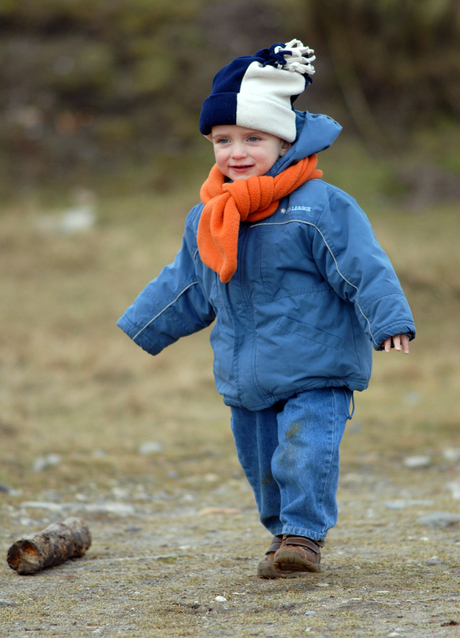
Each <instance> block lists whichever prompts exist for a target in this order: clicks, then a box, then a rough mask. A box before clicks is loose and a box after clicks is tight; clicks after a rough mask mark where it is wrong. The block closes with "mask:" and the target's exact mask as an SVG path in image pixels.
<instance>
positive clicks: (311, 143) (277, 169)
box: [267, 111, 342, 177]
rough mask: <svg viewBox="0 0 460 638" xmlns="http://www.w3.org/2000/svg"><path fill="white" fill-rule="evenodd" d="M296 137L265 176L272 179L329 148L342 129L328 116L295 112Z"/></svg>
mask: <svg viewBox="0 0 460 638" xmlns="http://www.w3.org/2000/svg"><path fill="white" fill-rule="evenodd" d="M295 113H296V129H297V137H296V139H295V142H293V144H292V146H291V148H290V149H289V150H288V151H287V153H286V154H285V155H284V156H283V157H280V158H279V160H277V161H276V162H275V164H274V165H273V166H272V168H271V169H270V170H269V171H268V173H267V175H269V176H270V177H274V176H275V175H278V173H281V171H284V170H285V169H286V168H288V167H289V166H291V164H294V163H295V162H298V161H299V160H301V159H303V158H304V157H308V156H309V155H312V154H313V153H319V152H320V151H324V150H325V149H326V148H329V146H331V144H332V143H333V142H334V141H335V140H336V138H337V137H338V135H339V133H340V131H341V130H342V127H341V126H340V124H338V123H337V122H336V121H335V120H333V119H332V118H331V117H329V116H328V115H321V114H314V113H309V112H308V111H296V112H295Z"/></svg>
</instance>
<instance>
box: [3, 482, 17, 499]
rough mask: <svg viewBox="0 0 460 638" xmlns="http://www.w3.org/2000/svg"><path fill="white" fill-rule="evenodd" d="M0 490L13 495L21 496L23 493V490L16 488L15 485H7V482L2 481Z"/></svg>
mask: <svg viewBox="0 0 460 638" xmlns="http://www.w3.org/2000/svg"><path fill="white" fill-rule="evenodd" d="M0 492H3V493H4V494H10V495H11V496H20V495H21V494H22V492H20V491H19V490H15V489H14V488H13V487H10V486H9V485H5V483H1V482H0Z"/></svg>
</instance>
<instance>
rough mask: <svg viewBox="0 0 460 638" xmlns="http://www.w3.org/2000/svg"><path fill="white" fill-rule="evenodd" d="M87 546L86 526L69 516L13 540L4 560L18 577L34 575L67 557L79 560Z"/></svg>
mask: <svg viewBox="0 0 460 638" xmlns="http://www.w3.org/2000/svg"><path fill="white" fill-rule="evenodd" d="M90 545H91V534H90V531H89V529H88V527H87V526H86V525H85V523H84V522H83V521H82V520H81V519H80V518H75V517H71V518H67V519H66V520H65V521H63V522H62V523H53V524H52V525H49V526H48V527H47V528H46V529H44V530H42V531H41V532H37V533H36V534H29V535H28V536H24V538H21V539H20V540H18V541H16V543H14V544H13V545H11V547H10V548H9V550H8V554H7V559H6V560H7V562H8V565H9V566H10V567H11V569H14V570H15V571H16V572H17V573H18V574H20V575H21V576H22V575H26V574H35V573H36V572H38V571H40V570H42V569H46V568H47V567H53V566H54V565H59V564H60V563H63V562H64V561H65V560H67V559H68V558H80V557H81V556H83V554H84V553H85V552H86V550H87V549H88V547H89V546H90Z"/></svg>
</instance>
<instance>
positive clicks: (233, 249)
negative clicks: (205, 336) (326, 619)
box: [118, 40, 415, 578]
mask: <svg viewBox="0 0 460 638" xmlns="http://www.w3.org/2000/svg"><path fill="white" fill-rule="evenodd" d="M312 53H313V51H312V50H310V49H309V48H308V47H304V46H303V44H302V43H301V42H300V41H298V40H292V41H291V42H289V43H287V44H283V43H279V44H276V45H273V46H272V47H270V48H269V49H263V50H261V51H258V52H257V53H256V54H255V55H254V56H246V57H240V58H236V59H235V60H234V61H233V62H231V63H230V64H229V65H227V66H226V67H224V68H223V69H221V71H219V73H217V75H216V77H215V78H214V82H213V87H212V92H211V94H210V96H209V97H208V98H207V99H206V100H205V102H204V104H203V108H202V112H201V117H200V131H201V133H202V134H203V135H205V136H206V137H208V138H209V139H210V140H211V142H212V144H213V146H214V153H215V159H216V164H215V166H214V167H213V168H212V170H211V172H210V174H209V177H208V179H207V180H206V182H205V183H204V184H203V187H202V189H201V193H200V194H201V200H202V203H200V204H199V205H198V206H196V207H195V208H193V209H192V211H191V212H190V214H189V215H188V217H187V221H186V225H185V235H184V241H183V245H182V249H181V250H180V251H179V253H178V254H177V256H176V259H175V261H174V263H173V264H171V265H169V266H167V267H166V268H164V269H163V271H162V272H161V273H160V275H159V276H158V277H157V278H156V279H154V280H153V281H152V282H151V283H150V284H149V285H148V286H147V287H146V288H145V290H144V291H143V292H141V294H140V295H139V296H138V298H137V299H136V301H135V302H134V304H133V305H132V306H130V307H129V308H128V310H127V311H126V312H125V314H124V315H123V317H122V318H121V319H120V320H119V322H118V325H119V326H120V327H121V328H122V329H123V330H124V331H125V332H126V333H127V334H128V335H129V336H130V337H131V338H132V339H133V340H134V341H135V342H136V343H137V344H138V345H140V346H141V347H142V348H144V349H145V350H146V351H147V352H149V353H151V354H153V355H155V354H158V353H159V352H160V351H161V350H163V348H165V347H166V346H168V345H169V344H171V343H173V342H174V341H176V340H177V339H179V338H180V337H182V336H184V335H188V334H191V333H193V332H196V331H198V330H200V329H202V328H205V327H206V326H209V325H210V324H211V323H212V322H213V321H215V326H214V328H213V330H212V332H211V338H210V339H211V344H212V347H213V350H214V375H215V380H216V385H217V389H218V391H219V392H220V393H221V394H222V395H223V397H224V402H225V404H226V405H229V406H230V407H231V426H232V431H233V434H234V438H235V444H236V449H237V454H238V458H239V460H240V463H241V465H242V467H243V469H244V472H245V474H246V477H247V479H248V481H249V483H250V484H251V487H252V489H253V491H254V495H255V499H256V502H257V506H258V509H259V515H260V520H261V522H262V524H263V525H264V526H265V527H266V528H267V529H268V530H269V531H270V532H271V533H272V534H273V541H272V545H271V546H270V548H269V549H268V551H267V553H266V556H265V558H264V560H263V561H262V562H261V563H260V564H259V566H258V575H259V576H260V577H261V578H277V577H290V576H295V575H296V574H298V573H299V572H305V571H313V572H315V571H319V569H320V548H321V547H322V546H323V545H324V540H325V538H326V534H327V531H328V530H329V529H330V528H331V527H333V526H334V525H335V523H336V521H337V503H336V492H337V485H338V476H339V445H340V441H341V439H342V435H343V432H344V429H345V424H346V421H347V419H349V418H351V415H350V402H351V401H352V398H353V391H355V390H364V389H365V388H366V387H367V385H368V382H369V378H370V374H371V365H372V347H373V348H374V349H375V350H385V351H386V352H390V350H391V348H392V346H393V345H394V347H395V349H396V350H401V349H402V350H403V352H405V353H408V352H409V340H411V339H413V338H414V336H415V327H414V323H413V319H412V315H411V312H410V309H409V306H408V304H407V301H406V299H405V297H404V294H403V292H402V290H401V287H400V285H399V282H398V279H397V277H396V274H395V272H394V270H393V268H392V266H391V263H390V261H389V259H388V257H387V256H386V255H385V253H384V252H383V250H382V248H381V247H380V246H379V244H378V243H377V240H376V238H375V235H374V233H373V230H372V228H371V225H370V223H369V221H368V219H367V217H366V216H365V214H364V213H363V211H362V210H361V209H360V208H359V207H358V205H357V204H356V202H355V200H354V199H352V198H351V197H350V196H349V195H347V194H346V193H344V192H343V191H341V190H340V189H338V188H335V187H334V186H331V185H329V184H327V183H326V182H324V181H322V180H321V179H320V178H321V175H322V173H321V171H318V170H316V161H317V159H316V153H317V152H319V151H322V150H324V149H326V148H328V147H329V146H330V145H331V144H332V142H333V141H334V140H335V138H336V137H337V135H338V134H339V132H340V130H341V127H340V126H339V125H338V124H337V123H336V122H334V121H333V120H332V119H330V118H328V117H327V116H324V115H312V114H310V113H308V112H297V111H294V110H293V107H292V103H293V101H294V99H295V98H296V97H297V96H298V95H299V94H300V93H301V92H302V91H303V90H304V89H305V88H306V86H307V85H308V83H309V82H311V77H310V75H311V74H313V73H314V68H313V67H312V65H311V62H312V61H313V60H314V59H315V58H314V56H312Z"/></svg>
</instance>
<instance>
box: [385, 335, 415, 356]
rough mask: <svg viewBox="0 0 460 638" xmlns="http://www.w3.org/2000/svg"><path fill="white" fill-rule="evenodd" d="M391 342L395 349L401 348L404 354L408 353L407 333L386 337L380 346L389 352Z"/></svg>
mask: <svg viewBox="0 0 460 638" xmlns="http://www.w3.org/2000/svg"><path fill="white" fill-rule="evenodd" d="M392 342H393V344H394V347H395V350H401V347H402V349H403V352H404V354H409V337H408V335H395V336H394V337H388V339H385V341H384V342H383V343H382V347H383V348H384V349H385V352H391V343H392Z"/></svg>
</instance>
